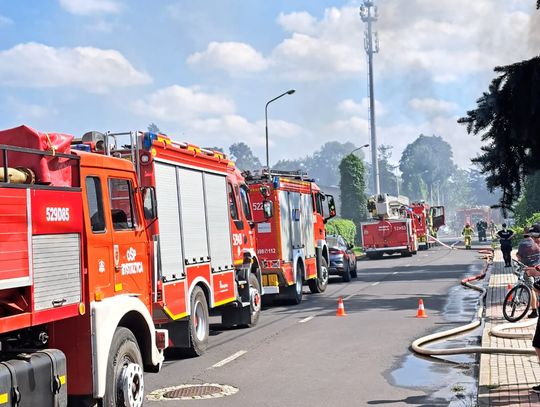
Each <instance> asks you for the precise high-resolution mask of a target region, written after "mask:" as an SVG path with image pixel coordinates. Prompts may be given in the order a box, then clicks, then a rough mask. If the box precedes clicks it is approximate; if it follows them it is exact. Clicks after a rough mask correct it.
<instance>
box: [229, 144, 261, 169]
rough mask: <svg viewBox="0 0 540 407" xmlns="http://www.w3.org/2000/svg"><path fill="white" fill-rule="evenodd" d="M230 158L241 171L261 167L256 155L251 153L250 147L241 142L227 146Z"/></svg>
mask: <svg viewBox="0 0 540 407" xmlns="http://www.w3.org/2000/svg"><path fill="white" fill-rule="evenodd" d="M229 152H230V153H231V158H232V160H233V161H236V166H237V167H238V168H239V169H240V170H241V171H246V170H251V171H252V170H255V169H260V168H261V167H262V165H261V162H260V160H259V158H258V157H256V156H255V155H253V152H252V151H251V148H250V147H249V146H248V145H247V144H246V143H243V142H240V143H234V144H232V145H231V146H230V147H229Z"/></svg>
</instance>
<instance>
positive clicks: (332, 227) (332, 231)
mask: <svg viewBox="0 0 540 407" xmlns="http://www.w3.org/2000/svg"><path fill="white" fill-rule="evenodd" d="M325 230H326V233H327V234H329V235H341V236H343V239H345V241H346V242H347V243H350V244H354V238H355V236H356V226H355V225H354V222H353V221H352V220H349V219H330V220H329V221H328V222H326V226H325Z"/></svg>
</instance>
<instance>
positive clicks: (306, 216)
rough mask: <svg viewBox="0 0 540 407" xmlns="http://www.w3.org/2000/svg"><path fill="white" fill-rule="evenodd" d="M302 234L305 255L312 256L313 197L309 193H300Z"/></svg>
mask: <svg viewBox="0 0 540 407" xmlns="http://www.w3.org/2000/svg"><path fill="white" fill-rule="evenodd" d="M301 216H302V219H301V221H300V222H301V224H302V235H303V238H304V242H305V245H306V256H307V257H314V256H315V236H314V231H313V221H314V218H313V199H311V195H309V194H304V195H302V213H301Z"/></svg>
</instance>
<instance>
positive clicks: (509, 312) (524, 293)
mask: <svg viewBox="0 0 540 407" xmlns="http://www.w3.org/2000/svg"><path fill="white" fill-rule="evenodd" d="M512 267H513V268H514V273H515V274H516V275H517V276H518V279H517V281H516V283H515V284H514V286H513V287H512V288H511V289H510V290H509V291H508V293H506V296H505V297H504V302H503V316H504V318H505V319H506V320H507V321H509V322H516V321H519V320H520V319H522V318H523V317H524V316H525V315H526V314H527V311H529V308H530V307H531V296H532V290H533V284H534V283H533V281H531V280H532V279H531V278H530V277H529V276H528V275H527V273H526V272H525V270H526V269H527V266H526V265H525V264H523V263H521V262H520V261H517V260H514V259H512Z"/></svg>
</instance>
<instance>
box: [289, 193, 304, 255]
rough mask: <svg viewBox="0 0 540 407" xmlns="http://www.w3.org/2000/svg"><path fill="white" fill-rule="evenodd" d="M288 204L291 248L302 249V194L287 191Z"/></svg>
mask: <svg viewBox="0 0 540 407" xmlns="http://www.w3.org/2000/svg"><path fill="white" fill-rule="evenodd" d="M289 206H290V211H291V215H290V216H291V225H292V227H291V240H292V247H293V249H302V248H303V245H304V242H303V241H302V219H301V217H302V216H301V213H302V209H303V208H302V195H301V194H300V193H299V192H290V193H289Z"/></svg>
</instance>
